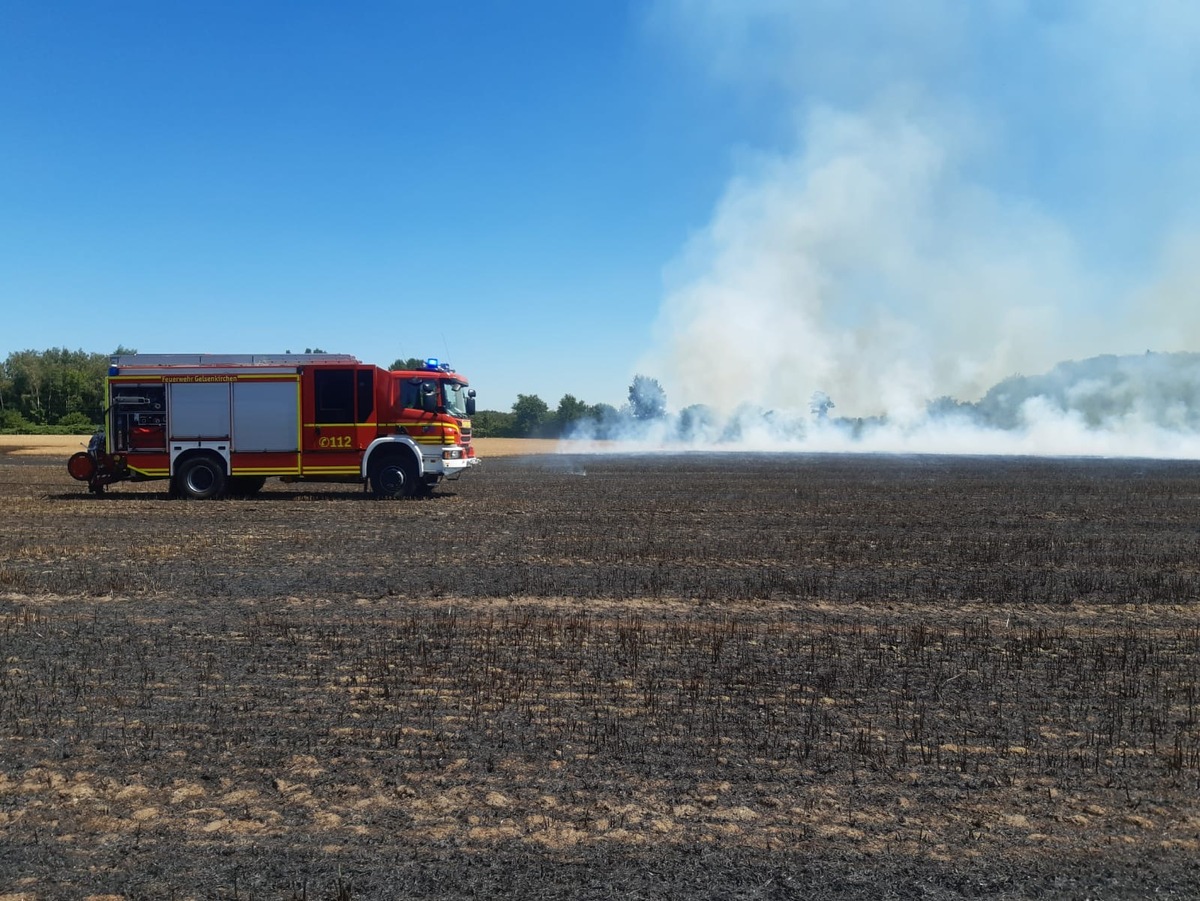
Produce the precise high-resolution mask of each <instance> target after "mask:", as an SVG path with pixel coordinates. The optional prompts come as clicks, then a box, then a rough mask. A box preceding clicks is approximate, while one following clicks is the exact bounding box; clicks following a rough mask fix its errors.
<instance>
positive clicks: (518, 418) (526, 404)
mask: <svg viewBox="0 0 1200 901" xmlns="http://www.w3.org/2000/svg"><path fill="white" fill-rule="evenodd" d="M549 412H550V407H549V405H547V403H546V402H545V401H544V400H542V399H541V398H540V397H538V396H537V395H536V394H518V395H517V402H516V403H515V404H513V406H512V415H513V430H514V432H515V434H516V436H517V437H519V438H534V437H537V436H539V435H540V434H541V429H542V424H543V423H544V422H545V421H546V416H547V414H548V413H549Z"/></svg>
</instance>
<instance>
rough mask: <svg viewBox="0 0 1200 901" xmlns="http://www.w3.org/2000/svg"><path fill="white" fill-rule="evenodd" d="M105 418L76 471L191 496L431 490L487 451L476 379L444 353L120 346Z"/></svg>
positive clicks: (102, 481) (72, 463) (96, 481)
mask: <svg viewBox="0 0 1200 901" xmlns="http://www.w3.org/2000/svg"><path fill="white" fill-rule="evenodd" d="M105 395H106V402H107V406H108V409H107V410H106V411H105V417H104V428H103V429H102V430H101V431H99V432H97V433H96V435H95V436H93V438H92V441H91V443H90V444H89V445H88V449H87V450H86V451H80V452H79V453H77V454H75V455H74V456H72V457H71V459H70V460H69V461H68V462H67V471H68V472H70V474H71V475H72V476H74V477H75V478H76V479H78V480H80V481H82V482H87V483H88V487H89V488H90V489H91V490H92V491H93V492H95V493H97V494H99V493H101V492H103V491H104V489H105V488H106V487H107V486H108V485H111V484H113V483H114V482H123V481H126V480H130V481H143V480H146V479H170V481H171V494H172V495H173V496H176V497H183V498H195V499H201V498H216V497H223V496H248V495H251V494H254V493H255V492H257V491H258V490H259V489H260V488H262V487H263V484H264V483H265V482H266V480H267V478H268V477H272V476H277V477H279V478H280V479H282V480H284V481H302V480H303V481H322V482H331V481H332V482H356V483H360V484H363V485H364V486H366V485H369V486H370V488H371V489H372V490H373V491H374V493H375V494H376V495H377V496H379V497H387V498H392V497H408V496H411V495H414V494H418V493H422V492H428V491H429V490H431V489H432V487H433V486H434V485H436V484H437V483H438V482H439V481H440V480H441V479H443V478H448V479H456V478H458V477H459V476H460V475H462V473H463V472H465V471H466V470H467V469H469V468H471V467H472V466H474V465H475V464H477V463H478V462H479V460H478V459H477V458H476V457H475V449H474V448H473V447H472V446H471V421H470V418H469V417H470V416H472V415H473V414H474V412H475V391H474V390H473V389H471V388H470V387H468V384H467V380H466V379H465V378H463V377H462V376H460V375H458V374H457V373H455V372H453V371H452V370H451V368H450V367H449V366H448V365H445V364H442V363H439V362H438V361H437V360H436V359H429V360H427V361H425V367H424V368H423V369H420V370H409V371H396V372H389V371H387V370H386V369H380V368H379V367H377V366H370V365H367V364H364V363H361V362H359V361H358V360H357V359H355V358H354V357H351V356H344V355H340V354H324V353H321V354H277V355H256V356H237V355H227V354H126V355H122V356H116V357H113V358H112V361H111V365H110V366H109V370H108V378H107V380H106V392H105Z"/></svg>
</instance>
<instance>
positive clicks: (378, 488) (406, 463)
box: [371, 453, 421, 498]
mask: <svg viewBox="0 0 1200 901" xmlns="http://www.w3.org/2000/svg"><path fill="white" fill-rule="evenodd" d="M420 486H421V479H420V477H419V475H418V474H417V461H416V460H414V459H413V457H412V454H409V453H400V454H396V453H392V454H388V456H386V457H384V458H383V459H382V460H380V461H378V462H377V463H375V464H373V465H372V466H371V490H372V491H374V492H375V496H376V497H380V498H397V497H412V496H413V495H414V494H416V493H417V490H418V489H419V488H420Z"/></svg>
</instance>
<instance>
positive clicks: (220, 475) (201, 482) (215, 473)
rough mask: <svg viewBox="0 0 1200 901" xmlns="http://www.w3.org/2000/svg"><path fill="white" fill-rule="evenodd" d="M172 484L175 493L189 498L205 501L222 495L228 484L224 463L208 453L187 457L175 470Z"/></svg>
mask: <svg viewBox="0 0 1200 901" xmlns="http://www.w3.org/2000/svg"><path fill="white" fill-rule="evenodd" d="M174 484H175V493H176V494H178V495H179V496H180V497H182V498H186V499H189V500H194V501H206V500H211V499H212V498H215V497H222V496H223V495H224V494H225V488H226V486H227V484H228V479H227V478H226V476H225V465H224V463H223V462H222V461H221V460H219V459H218V458H216V457H212V456H209V455H208V454H200V455H198V456H195V457H188V458H187V459H186V460H184V461H183V463H181V464H180V466H179V469H178V470H177V471H176V473H175V480H174Z"/></svg>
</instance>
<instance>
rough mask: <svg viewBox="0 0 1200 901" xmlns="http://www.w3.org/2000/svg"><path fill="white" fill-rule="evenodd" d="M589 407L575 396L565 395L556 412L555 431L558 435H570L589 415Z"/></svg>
mask: <svg viewBox="0 0 1200 901" xmlns="http://www.w3.org/2000/svg"><path fill="white" fill-rule="evenodd" d="M588 409H589V408H588V405H587V404H585V403H584V402H583V401H581V400H580V399H579V398H577V397H576V396H575V395H573V394H564V395H563V396H562V399H561V400H560V401H559V402H558V409H556V410H555V411H554V431H555V433H556V434H558V435H566V434H568V433H569V432H570V431H571V429H572V428H574V427H575V425H576V424H577V423H578V422H579V421H580V420H582V419H586V418H587V415H588Z"/></svg>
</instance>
